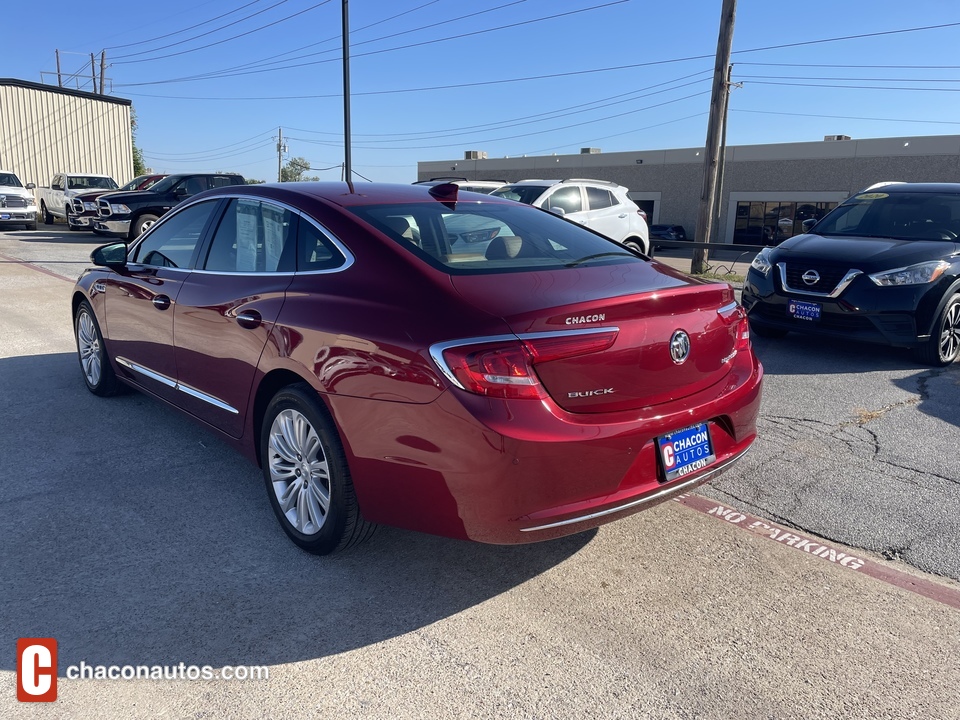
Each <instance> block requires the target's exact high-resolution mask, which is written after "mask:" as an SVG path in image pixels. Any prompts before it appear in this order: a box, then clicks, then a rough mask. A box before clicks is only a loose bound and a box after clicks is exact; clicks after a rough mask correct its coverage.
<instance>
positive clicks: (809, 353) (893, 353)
mask: <svg viewBox="0 0 960 720" xmlns="http://www.w3.org/2000/svg"><path fill="white" fill-rule="evenodd" d="M751 335H752V337H751V342H752V343H753V349H754V352H755V353H756V354H757V357H758V358H760V362H762V363H763V367H764V369H765V370H766V371H767V372H768V373H775V374H778V375H833V374H842V373H851V372H853V373H855V372H873V371H882V370H917V371H918V372H919V371H923V370H926V369H928V368H927V367H926V366H924V365H921V364H919V363H918V362H916V361H915V360H914V359H913V357H912V356H911V354H910V351H909V350H907V349H905V348H895V347H888V346H885V345H873V344H870V343H861V342H854V341H845V340H837V339H834V338H820V337H813V336H810V335H801V334H798V333H790V334H788V335H787V336H786V337H783V338H779V339H776V340H773V339H769V338H762V337H758V336H757V335H756V334H755V333H751Z"/></svg>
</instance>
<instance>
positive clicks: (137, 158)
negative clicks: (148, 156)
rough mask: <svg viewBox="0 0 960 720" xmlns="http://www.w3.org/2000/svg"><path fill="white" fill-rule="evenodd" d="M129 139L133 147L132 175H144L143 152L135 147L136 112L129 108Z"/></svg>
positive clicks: (145, 166) (145, 169) (145, 168)
mask: <svg viewBox="0 0 960 720" xmlns="http://www.w3.org/2000/svg"><path fill="white" fill-rule="evenodd" d="M130 138H131V142H132V146H133V175H134V177H136V176H137V175H146V174H147V164H146V163H145V162H144V160H143V150H141V149H140V148H138V147H137V111H136V110H134V109H133V106H131V107H130Z"/></svg>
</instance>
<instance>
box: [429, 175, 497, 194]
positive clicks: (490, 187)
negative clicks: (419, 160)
mask: <svg viewBox="0 0 960 720" xmlns="http://www.w3.org/2000/svg"><path fill="white" fill-rule="evenodd" d="M444 183H451V184H452V185H458V186H459V187H460V189H461V190H466V191H468V192H476V193H483V194H484V195H489V194H490V193H492V192H493V191H494V190H496V189H497V188H499V187H503V186H504V185H505V184H506V183H505V182H504V181H502V180H467V179H466V178H460V177H457V178H455V177H438V178H430V179H429V180H421V181H419V182H415V183H413V184H414V185H442V184H444Z"/></svg>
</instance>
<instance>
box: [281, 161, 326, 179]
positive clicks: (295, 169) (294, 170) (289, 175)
mask: <svg viewBox="0 0 960 720" xmlns="http://www.w3.org/2000/svg"><path fill="white" fill-rule="evenodd" d="M309 169H310V161H309V160H307V159H306V158H302V157H295V158H290V159H289V160H287V164H286V165H284V166H283V167H282V168H280V182H300V181H315V180H319V179H320V178H319V177H316V176H313V177H307V176H306V175H304V173H305V172H306V171H307V170H309Z"/></svg>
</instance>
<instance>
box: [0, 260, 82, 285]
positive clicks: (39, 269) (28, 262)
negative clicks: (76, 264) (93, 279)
mask: <svg viewBox="0 0 960 720" xmlns="http://www.w3.org/2000/svg"><path fill="white" fill-rule="evenodd" d="M0 258H3V259H4V260H6V261H7V262H9V263H12V264H14V265H26V266H27V267H28V268H32V269H34V270H36V271H37V272H42V273H44V274H46V275H49V276H51V277H55V278H57V279H59V280H66V281H67V282H68V283H74V282H76V280H71V279H70V278H65V277H64V276H63V275H59V274H57V273H55V272H53V270H47V269H46V268H45V267H40V266H39V265H34V264H33V261H32V260H20V259H18V258H12V257H10V256H9V255H4V254H3V253H0Z"/></svg>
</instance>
